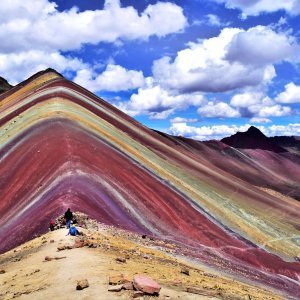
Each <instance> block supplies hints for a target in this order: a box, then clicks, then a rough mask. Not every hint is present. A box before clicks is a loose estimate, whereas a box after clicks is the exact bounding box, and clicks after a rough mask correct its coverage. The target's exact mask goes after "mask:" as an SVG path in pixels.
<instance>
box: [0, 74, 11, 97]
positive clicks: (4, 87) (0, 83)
mask: <svg viewBox="0 0 300 300" xmlns="http://www.w3.org/2000/svg"><path fill="white" fill-rule="evenodd" d="M12 87H13V86H12V85H10V84H9V83H8V81H7V80H6V79H5V78H3V77H1V76H0V94H2V93H4V92H6V91H8V90H10V89H11V88H12Z"/></svg>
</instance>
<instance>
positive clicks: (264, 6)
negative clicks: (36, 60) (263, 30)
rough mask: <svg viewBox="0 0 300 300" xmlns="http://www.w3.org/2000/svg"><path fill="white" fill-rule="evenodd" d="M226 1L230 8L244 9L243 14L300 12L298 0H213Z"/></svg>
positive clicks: (291, 13)
mask: <svg viewBox="0 0 300 300" xmlns="http://www.w3.org/2000/svg"><path fill="white" fill-rule="evenodd" d="M213 1H215V2H218V3H225V6H226V7H228V8H237V9H240V10H241V11H242V16H243V17H244V18H246V17H247V16H257V15H259V14H261V13H264V12H266V13H272V12H276V11H278V10H285V11H286V12H287V13H289V14H290V15H298V14H300V3H299V1H298V0H284V1H282V0H246V1H245V0H213Z"/></svg>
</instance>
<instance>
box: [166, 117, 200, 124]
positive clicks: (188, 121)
mask: <svg viewBox="0 0 300 300" xmlns="http://www.w3.org/2000/svg"><path fill="white" fill-rule="evenodd" d="M170 122H171V123H196V122H198V119H192V118H191V119H188V118H182V117H176V118H174V119H171V120H170Z"/></svg>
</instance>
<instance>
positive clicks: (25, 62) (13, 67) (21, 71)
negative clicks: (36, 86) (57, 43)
mask: <svg viewBox="0 0 300 300" xmlns="http://www.w3.org/2000/svg"><path fill="white" fill-rule="evenodd" d="M48 67H52V68H54V69H55V70H57V71H58V72H63V71H64V72H65V71H68V70H72V71H74V70H75V71H76V70H80V69H82V68H86V67H87V65H86V64H84V63H83V62H82V61H80V60H79V59H77V58H72V57H68V56H63V55H61V54H60V53H59V52H56V51H53V52H45V51H41V50H31V51H25V52H19V53H10V54H3V53H0V70H1V76H4V77H6V78H8V79H9V81H10V83H11V84H17V83H19V82H20V81H22V80H24V79H25V78H27V77H29V76H31V75H32V74H34V73H36V72H38V71H41V70H43V69H46V68H48Z"/></svg>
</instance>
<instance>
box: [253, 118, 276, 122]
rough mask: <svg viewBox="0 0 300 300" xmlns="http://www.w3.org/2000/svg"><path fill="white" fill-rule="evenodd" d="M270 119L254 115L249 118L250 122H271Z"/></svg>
mask: <svg viewBox="0 0 300 300" xmlns="http://www.w3.org/2000/svg"><path fill="white" fill-rule="evenodd" d="M271 122H272V121H271V120H270V119H267V118H258V117H254V118H251V119H250V123H271Z"/></svg>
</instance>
